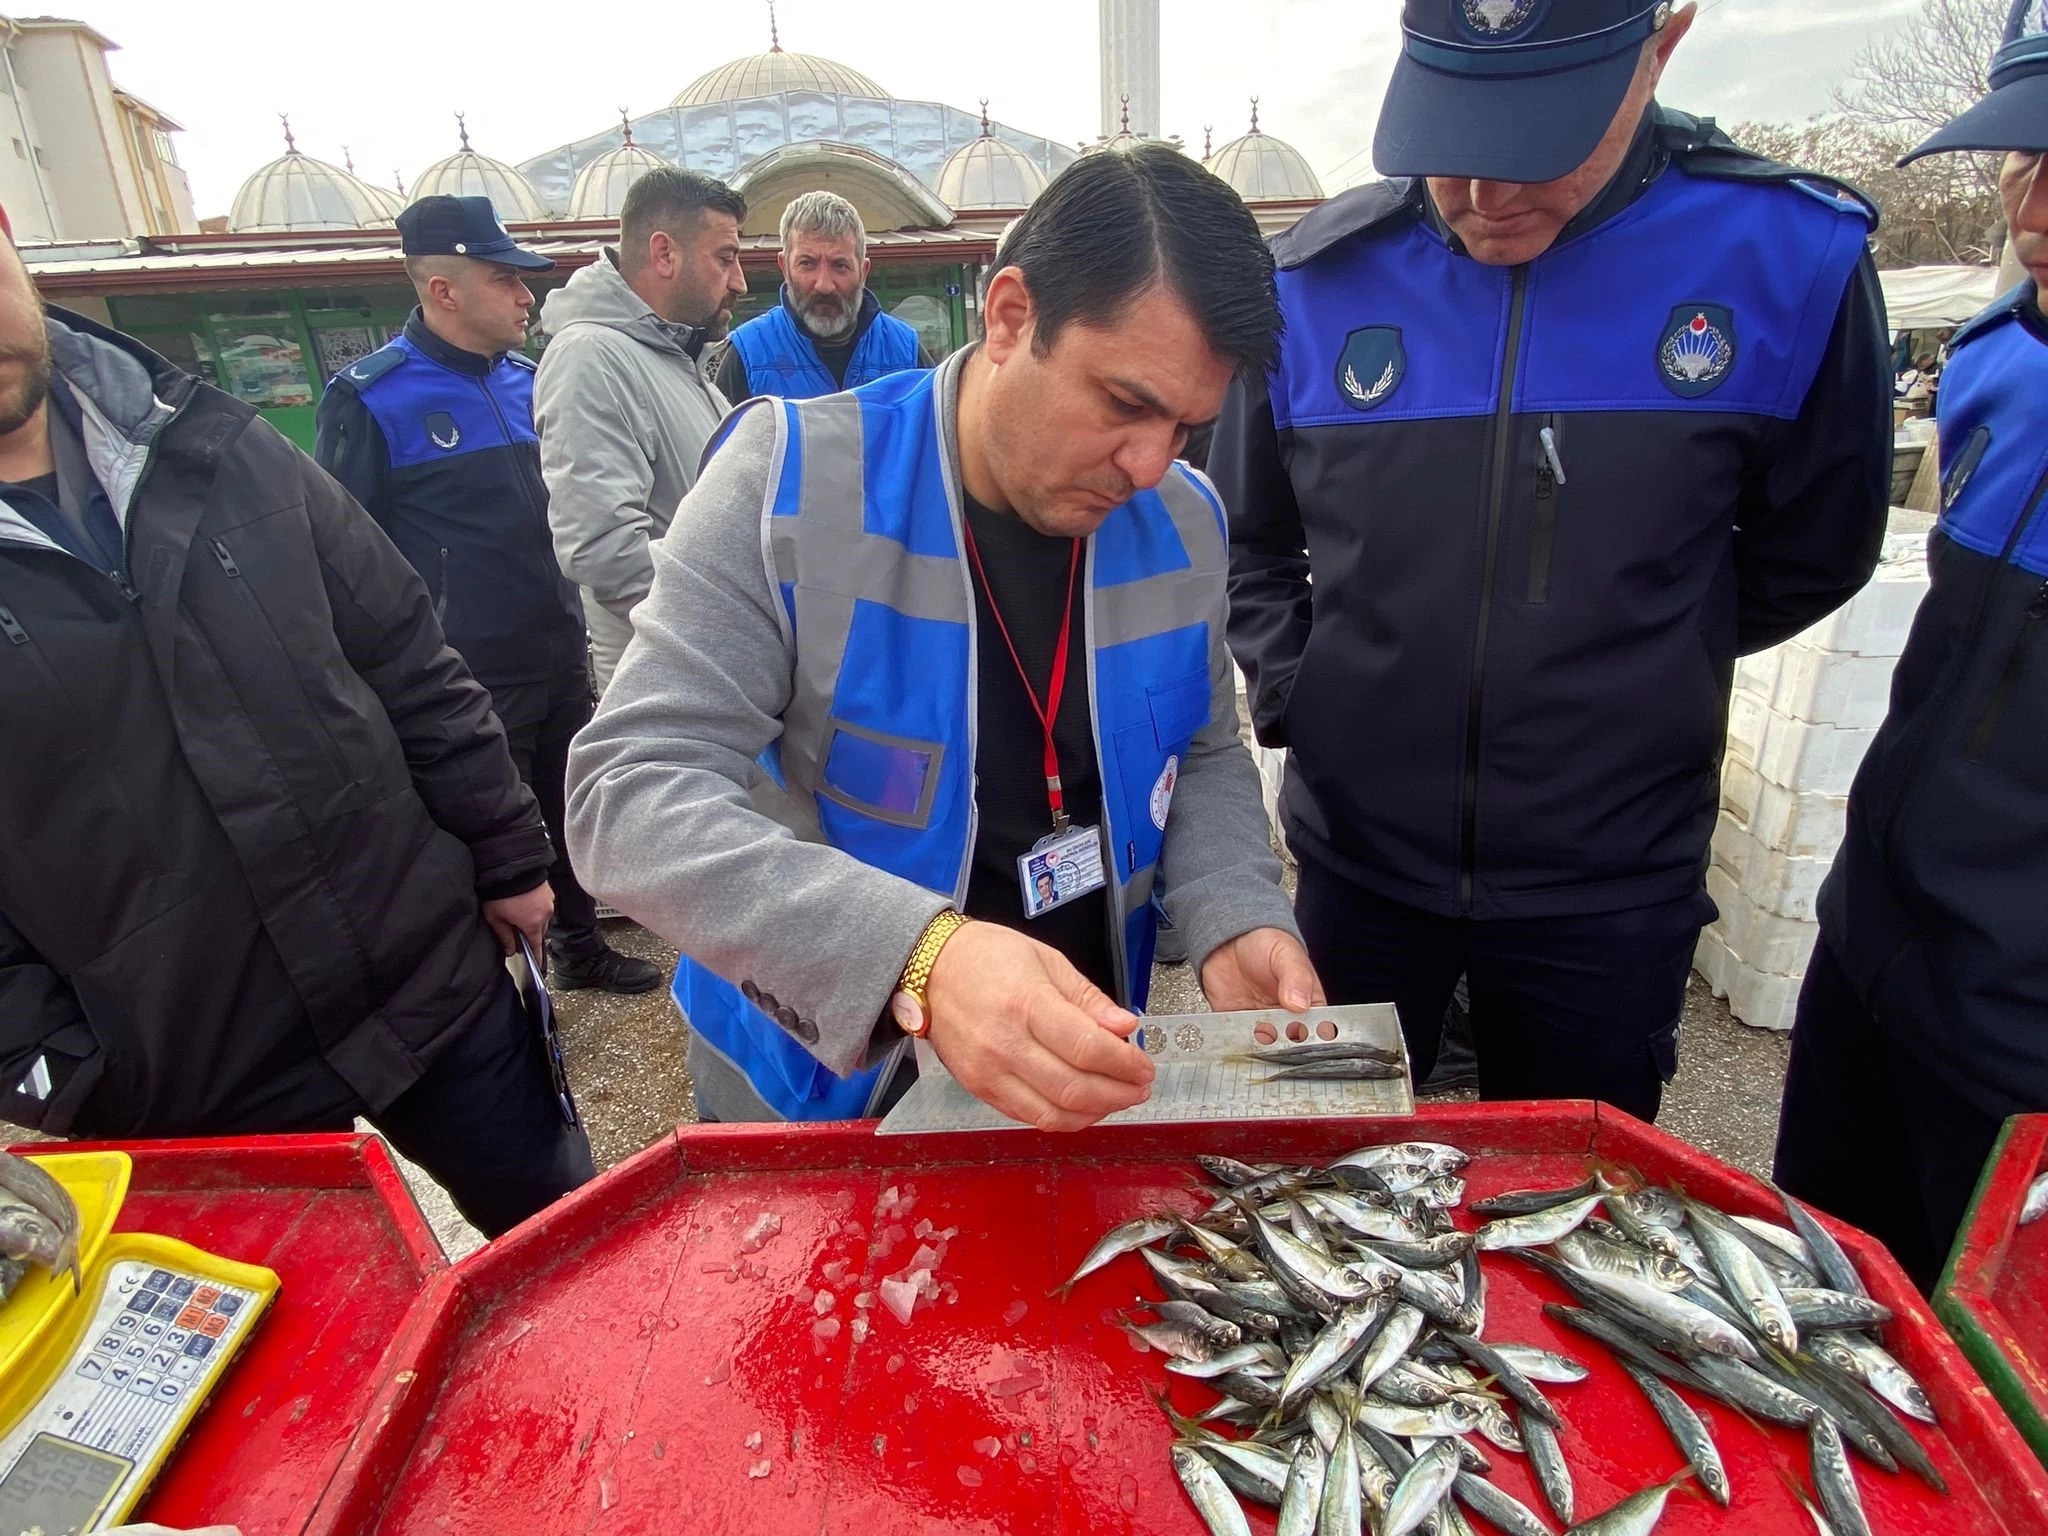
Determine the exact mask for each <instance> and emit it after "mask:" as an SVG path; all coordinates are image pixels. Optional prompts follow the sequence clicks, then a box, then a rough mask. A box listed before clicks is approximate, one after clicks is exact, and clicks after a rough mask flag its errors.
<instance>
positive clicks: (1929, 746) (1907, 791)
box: [1873, 475, 2048, 995]
mask: <svg viewBox="0 0 2048 1536" xmlns="http://www.w3.org/2000/svg"><path fill="white" fill-rule="evenodd" d="M2043 497H2048V475H2043V476H2042V477H2041V479H2040V480H2039V482H2038V483H2037V484H2036V485H2035V486H2034V494H2033V495H2032V496H2030V497H2029V498H2028V499H2027V506H2026V510H2025V511H2023V512H2022V513H2020V515H2019V517H2018V518H2017V519H2016V520H2015V521H2014V522H2013V525H2012V532H2011V533H2010V534H2009V535H2007V537H2006V541H2005V548H2004V549H2003V550H2001V551H2000V552H1999V556H1998V570H2003V569H2004V568H2005V567H2006V566H2007V565H2009V564H2011V563H2012V557H2013V551H2014V550H2016V549H2018V548H2019V547H2020V540H2021V539H2023V538H2025V537H2026V536H2027V529H2028V528H2029V527H2031V526H2032V524H2033V521H2034V517H2035V514H2036V513H2038V512H2039V511H2040V510H2041V501H2042V498H2043ZM1998 570H1994V571H1993V572H1992V573H1991V574H1990V575H1989V576H1988V577H1986V578H1985V582H1984V591H1983V593H1982V594H1981V595H1980V596H1979V597H1978V599H1977V611H1976V613H1975V614H1974V615H1972V617H1971V620H1970V638H1969V641H1968V643H1967V644H1965V645H1964V647H1963V649H1962V653H1961V655H1960V657H1959V658H1958V660H1957V662H1956V666H1955V671H1954V672H1953V673H1952V674H1951V675H1952V676H1953V677H1955V678H1961V677H1962V676H1964V675H1965V674H1966V673H1967V672H1968V670H1969V666H1970V663H1971V662H1972V661H1973V660H1975V658H1976V655H1977V651H1978V648H1979V647H1980V646H1981V645H1983V643H1984V626H1985V624H1986V622H1987V621H1988V620H1987V616H1986V613H1985V609H1986V608H1988V607H1989V606H1990V601H1991V584H1992V582H1994V581H1996V580H1997V579H1998ZM2036 601H2037V602H2038V599H2037V600H2036ZM2029 612H2030V613H2031V609H2030V610H2029ZM2022 638H2023V639H2024V638H2025V636H2024V634H2023V635H2022ZM1980 728H1981V722H1980ZM1937 734H1938V733H1937V732H1935V731H1932V730H1930V731H1927V732H1925V733H1923V734H1922V736H1921V738H1920V740H1919V741H1918V742H1917V743H1916V744H1915V749H1914V753H1913V757H1912V761H1911V762H1910V763H1909V765H1908V766H1907V770H1906V774H1905V778H1904V787H1903V788H1901V789H1900V791H1899V797H1898V799H1896V800H1894V801H1893V802H1892V808H1891V816H1890V818H1889V820H1888V821H1887V823H1886V826H1885V832H1884V846H1885V851H1886V852H1887V854H1892V853H1895V852H1896V849H1895V847H1894V845H1895V843H1896V842H1897V839H1898V835H1899V824H1900V823H1901V822H1902V821H1904V820H1905V818H1906V810H1907V808H1908V807H1909V806H1911V805H1912V803H1913V797H1914V796H1915V795H1916V794H1917V793H1918V792H1919V789H1920V781H1921V780H1922V779H1923V778H1925V777H1926V776H1927V772H1928V769H1929V767H1930V766H1931V764H1932V761H1933V758H1934V745H1933V744H1934V740H1935V737H1936V736H1937ZM1972 744H1974V733H1973V743H1972ZM1873 995H1874V994H1873Z"/></svg>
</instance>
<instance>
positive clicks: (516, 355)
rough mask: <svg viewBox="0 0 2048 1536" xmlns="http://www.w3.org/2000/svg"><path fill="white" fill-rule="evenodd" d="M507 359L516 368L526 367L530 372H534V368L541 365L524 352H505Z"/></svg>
mask: <svg viewBox="0 0 2048 1536" xmlns="http://www.w3.org/2000/svg"><path fill="white" fill-rule="evenodd" d="M505 361H506V362H508V363H510V364H511V365H512V366H513V367H514V368H523V369H525V370H526V371H527V372H528V373H532V372H533V371H534V370H536V369H537V368H539V367H540V364H539V363H536V362H535V361H534V360H533V359H532V358H530V357H528V356H527V355H526V354H525V353H524V352H507V353H506V354H505Z"/></svg>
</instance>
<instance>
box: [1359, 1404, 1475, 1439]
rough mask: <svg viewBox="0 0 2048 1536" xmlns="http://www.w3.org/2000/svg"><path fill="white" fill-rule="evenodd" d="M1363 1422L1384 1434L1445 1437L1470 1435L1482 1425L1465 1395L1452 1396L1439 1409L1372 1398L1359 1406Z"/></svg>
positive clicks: (1432, 1437) (1431, 1437) (1433, 1437)
mask: <svg viewBox="0 0 2048 1536" xmlns="http://www.w3.org/2000/svg"><path fill="white" fill-rule="evenodd" d="M1358 1418H1359V1422H1360V1423H1364V1424H1370V1425H1371V1426H1372V1427H1373V1428H1374V1429H1377V1430H1379V1431H1380V1432H1381V1433H1382V1434H1388V1435H1403V1436H1410V1435H1427V1436H1428V1437H1429V1438H1430V1439H1432V1440H1441V1439H1443V1438H1444V1437H1445V1436H1446V1435H1466V1434H1470V1433H1471V1432H1472V1431H1473V1430H1474V1429H1476V1428H1477V1427H1478V1425H1479V1412H1478V1410H1477V1409H1475V1408H1474V1407H1473V1406H1472V1405H1471V1404H1470V1403H1469V1402H1467V1401H1466V1400H1465V1399H1464V1398H1462V1397H1455V1398H1452V1399H1451V1401H1449V1402H1448V1403H1445V1404H1444V1405H1443V1406H1442V1407H1439V1408H1404V1407H1402V1406H1401V1405H1400V1404H1398V1403H1389V1402H1387V1401H1385V1400H1384V1399H1382V1398H1377V1397H1368V1398H1366V1399H1365V1400H1364V1401H1363V1402H1362V1403H1360V1404H1359V1405H1358Z"/></svg>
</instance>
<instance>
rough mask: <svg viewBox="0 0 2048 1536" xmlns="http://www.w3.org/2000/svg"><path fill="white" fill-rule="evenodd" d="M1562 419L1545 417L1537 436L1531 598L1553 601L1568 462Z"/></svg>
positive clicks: (1530, 569)
mask: <svg viewBox="0 0 2048 1536" xmlns="http://www.w3.org/2000/svg"><path fill="white" fill-rule="evenodd" d="M1557 422H1558V419H1557V417H1556V415H1555V414H1552V415H1549V416H1546V417H1544V418H1543V428H1542V431H1540V432H1539V433H1538V434H1537V438H1536V516H1535V518H1534V519H1533V520H1532V521H1531V522H1530V524H1529V601H1530V602H1532V603H1547V602H1549V601H1550V564H1551V559H1552V556H1553V552H1554V551H1555V549H1556V547H1557V508H1558V502H1559V501H1560V500H1561V496H1560V488H1561V487H1562V486H1563V485H1564V480H1563V478H1562V477H1561V476H1560V475H1559V473H1558V471H1559V470H1561V469H1562V468H1563V467H1564V461H1563V459H1562V457H1561V456H1560V454H1559V451H1558V448H1559V444H1558V425H1557Z"/></svg>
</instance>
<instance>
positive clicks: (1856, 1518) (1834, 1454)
mask: <svg viewBox="0 0 2048 1536" xmlns="http://www.w3.org/2000/svg"><path fill="white" fill-rule="evenodd" d="M1806 1435H1807V1444H1808V1447H1809V1448H1810V1450H1811V1451H1812V1454H1813V1486H1814V1491H1815V1492H1817V1493H1818V1494H1819V1495H1820V1507H1821V1508H1822V1509H1824V1510H1825V1511H1827V1517H1828V1524H1829V1525H1831V1526H1833V1527H1834V1529H1835V1533H1836V1536H1870V1520H1869V1518H1868V1517H1867V1516H1866V1515H1865V1514H1864V1513H1863V1495H1862V1494H1861V1493H1859V1492H1858V1491H1857V1489H1856V1474H1855V1472H1854V1471H1853V1470H1852V1469H1851V1468H1850V1466H1849V1453H1848V1451H1847V1450H1846V1449H1844V1448H1843V1445H1842V1432H1841V1430H1840V1429H1839V1428H1837V1426H1836V1424H1835V1421H1834V1420H1833V1419H1831V1418H1829V1417H1828V1416H1827V1415H1826V1414H1824V1413H1823V1414H1818V1415H1816V1416H1815V1418H1814V1421H1813V1422H1812V1423H1811V1424H1809V1425H1808V1426H1807V1428H1806Z"/></svg>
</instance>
